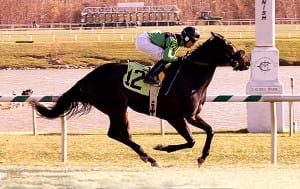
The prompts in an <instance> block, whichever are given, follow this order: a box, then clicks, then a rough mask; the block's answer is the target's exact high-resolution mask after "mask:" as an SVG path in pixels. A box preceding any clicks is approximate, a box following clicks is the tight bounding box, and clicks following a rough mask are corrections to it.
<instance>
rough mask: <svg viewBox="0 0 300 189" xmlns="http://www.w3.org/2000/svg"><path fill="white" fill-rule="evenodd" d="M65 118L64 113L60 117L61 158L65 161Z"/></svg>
mask: <svg viewBox="0 0 300 189" xmlns="http://www.w3.org/2000/svg"><path fill="white" fill-rule="evenodd" d="M67 137H68V134H67V118H66V115H63V116H62V117H61V155H62V157H61V160H62V162H64V163H66V162H67Z"/></svg>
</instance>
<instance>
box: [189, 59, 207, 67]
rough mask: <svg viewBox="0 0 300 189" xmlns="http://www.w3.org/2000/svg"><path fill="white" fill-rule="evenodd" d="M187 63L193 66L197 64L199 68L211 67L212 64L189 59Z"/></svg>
mask: <svg viewBox="0 0 300 189" xmlns="http://www.w3.org/2000/svg"><path fill="white" fill-rule="evenodd" d="M187 61H188V62H190V63H192V64H195V65H197V66H211V64H210V63H208V62H202V61H197V60H190V59H188V60H187Z"/></svg>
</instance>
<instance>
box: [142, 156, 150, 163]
mask: <svg viewBox="0 0 300 189" xmlns="http://www.w3.org/2000/svg"><path fill="white" fill-rule="evenodd" d="M140 158H141V160H142V161H143V162H145V163H147V162H148V156H140Z"/></svg>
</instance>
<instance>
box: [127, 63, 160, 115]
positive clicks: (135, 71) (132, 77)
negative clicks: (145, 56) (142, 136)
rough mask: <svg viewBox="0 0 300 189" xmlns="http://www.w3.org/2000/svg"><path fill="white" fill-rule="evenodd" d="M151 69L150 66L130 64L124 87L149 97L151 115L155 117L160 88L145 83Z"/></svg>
mask: <svg viewBox="0 0 300 189" xmlns="http://www.w3.org/2000/svg"><path fill="white" fill-rule="evenodd" d="M149 68H150V67H149V66H145V65H142V64H140V63H138V62H128V68H127V72H126V73H125V74H124V77H123V85H124V87H126V88H127V89H129V90H131V91H134V92H136V93H139V94H141V95H145V96H149V114H150V115H151V116H155V115H156V114H155V113H156V104H157V96H158V93H159V90H160V87H157V86H152V85H150V84H148V83H145V82H144V81H143V80H144V78H145V76H146V74H147V73H148V71H149Z"/></svg>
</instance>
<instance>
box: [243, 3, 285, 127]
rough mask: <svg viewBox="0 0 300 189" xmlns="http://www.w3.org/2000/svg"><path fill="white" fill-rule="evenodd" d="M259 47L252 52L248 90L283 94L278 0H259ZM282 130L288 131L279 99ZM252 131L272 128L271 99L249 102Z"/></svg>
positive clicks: (278, 118)
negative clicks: (276, 41)
mask: <svg viewBox="0 0 300 189" xmlns="http://www.w3.org/2000/svg"><path fill="white" fill-rule="evenodd" d="M255 21H256V34H255V35H256V47H255V48H254V50H253V51H252V55H251V78H250V81H249V82H248V84H247V94H249V95H251V94H259V95H263V94H282V93H283V85H282V83H281V82H280V81H279V80H278V70H279V52H278V49H277V48H276V47H275V0H255ZM276 109H277V111H276V112H277V116H276V117H277V123H278V127H277V128H278V131H279V132H283V131H284V116H283V112H284V110H283V103H282V102H281V103H276ZM247 115H248V116H247V119H248V131H249V132H252V133H255V132H270V130H271V127H272V126H271V119H270V115H271V110H270V106H268V103H259V102H257V103H252V102H251V103H247Z"/></svg>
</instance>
